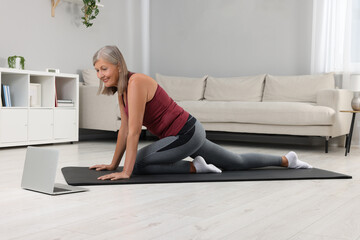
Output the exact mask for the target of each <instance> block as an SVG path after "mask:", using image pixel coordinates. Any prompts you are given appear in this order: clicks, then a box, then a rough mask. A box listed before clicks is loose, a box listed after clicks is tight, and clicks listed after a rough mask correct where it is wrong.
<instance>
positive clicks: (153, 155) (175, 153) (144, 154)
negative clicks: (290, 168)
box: [133, 116, 282, 174]
mask: <svg viewBox="0 0 360 240" xmlns="http://www.w3.org/2000/svg"><path fill="white" fill-rule="evenodd" d="M191 122H193V124H190V127H189V123H191ZM187 125H188V129H186V132H182V131H180V133H181V134H180V135H177V136H170V137H166V138H163V139H160V140H158V141H156V142H154V143H152V144H150V145H148V146H146V147H143V148H141V149H140V150H139V151H138V153H137V157H136V162H135V166H134V171H133V173H134V174H166V173H189V172H190V162H189V161H186V160H184V158H186V157H188V156H190V157H192V158H195V157H196V156H202V157H203V158H204V159H205V161H206V162H207V163H211V164H214V165H215V166H216V167H218V168H220V169H222V170H223V171H236V170H245V169H250V168H259V167H266V166H280V165H281V160H282V159H281V156H273V155H268V154H259V153H245V154H237V153H233V152H230V151H228V150H226V149H224V148H223V147H221V146H219V145H217V144H215V143H213V142H211V141H209V140H207V139H206V134H205V130H204V128H203V126H202V125H201V123H200V122H199V121H198V120H196V119H195V118H193V117H191V116H190V117H189V120H188V123H187Z"/></svg>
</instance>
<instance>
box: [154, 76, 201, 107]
mask: <svg viewBox="0 0 360 240" xmlns="http://www.w3.org/2000/svg"><path fill="white" fill-rule="evenodd" d="M206 78H207V76H204V77H202V78H189V77H174V76H165V75H161V74H159V73H157V74H156V82H157V83H158V84H159V85H160V86H161V87H162V88H163V89H164V90H165V92H167V94H168V95H169V96H170V97H171V98H172V99H173V100H174V101H188V100H195V101H197V100H201V99H203V98H204V89H205V80H206Z"/></svg>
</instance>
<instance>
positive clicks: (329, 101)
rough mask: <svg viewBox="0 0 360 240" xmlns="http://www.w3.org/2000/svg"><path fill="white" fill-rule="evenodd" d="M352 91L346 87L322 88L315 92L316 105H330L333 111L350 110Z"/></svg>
mask: <svg viewBox="0 0 360 240" xmlns="http://www.w3.org/2000/svg"><path fill="white" fill-rule="evenodd" d="M352 98H353V92H352V91H350V90H346V89H324V90H321V91H319V92H318V93H317V105H319V106H326V107H331V108H332V109H334V110H335V111H337V112H338V111H340V110H351V99H352Z"/></svg>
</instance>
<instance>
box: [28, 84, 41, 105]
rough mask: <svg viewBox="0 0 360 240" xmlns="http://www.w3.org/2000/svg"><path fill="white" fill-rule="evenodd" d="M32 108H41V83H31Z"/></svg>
mask: <svg viewBox="0 0 360 240" xmlns="http://www.w3.org/2000/svg"><path fill="white" fill-rule="evenodd" d="M30 107H41V84H40V83H30Z"/></svg>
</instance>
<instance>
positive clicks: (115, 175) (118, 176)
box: [98, 172, 130, 181]
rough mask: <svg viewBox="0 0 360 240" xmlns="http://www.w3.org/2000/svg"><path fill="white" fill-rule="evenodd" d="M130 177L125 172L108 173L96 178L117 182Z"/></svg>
mask: <svg viewBox="0 0 360 240" xmlns="http://www.w3.org/2000/svg"><path fill="white" fill-rule="evenodd" d="M128 178H130V176H129V175H128V174H126V173H125V172H116V173H110V174H106V175H104V176H101V177H98V179H99V180H111V181H114V180H119V179H128Z"/></svg>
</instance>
